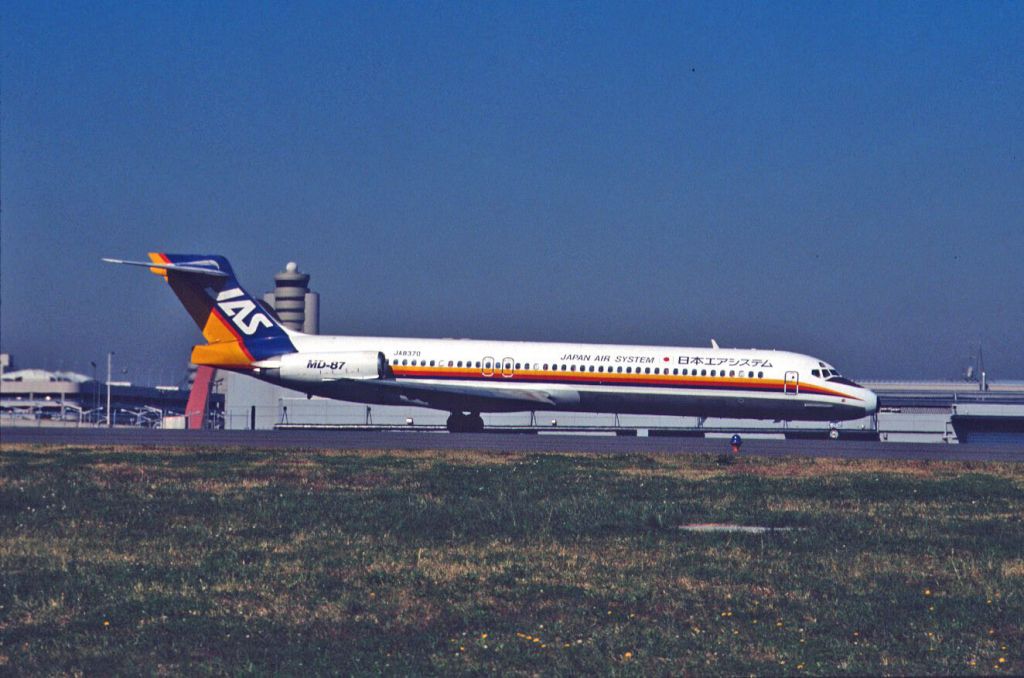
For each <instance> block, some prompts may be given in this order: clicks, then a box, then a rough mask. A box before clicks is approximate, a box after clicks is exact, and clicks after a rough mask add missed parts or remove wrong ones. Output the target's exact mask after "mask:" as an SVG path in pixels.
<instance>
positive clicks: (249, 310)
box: [217, 287, 274, 336]
mask: <svg viewBox="0 0 1024 678" xmlns="http://www.w3.org/2000/svg"><path fill="white" fill-rule="evenodd" d="M242 296H245V292H243V291H242V290H240V289H238V288H237V287H236V288H234V289H230V290H224V291H223V292H221V293H220V294H218V295H217V308H219V309H220V310H221V311H222V312H223V313H224V315H226V316H228V317H229V318H231V322H233V323H234V324H235V327H237V328H238V329H240V330H242V333H243V334H245V335H246V336H252V335H253V334H256V331H257V330H258V329H259V328H261V327H273V326H274V323H273V322H271V321H270V318H268V317H267V316H266V315H264V314H263V313H261V312H259V311H257V310H256V302H254V301H253V300H252V299H239V298H238V297H242Z"/></svg>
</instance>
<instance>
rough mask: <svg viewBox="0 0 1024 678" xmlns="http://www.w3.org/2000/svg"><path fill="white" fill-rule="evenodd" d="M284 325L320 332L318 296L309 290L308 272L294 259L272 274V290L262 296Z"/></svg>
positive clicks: (293, 328)
mask: <svg viewBox="0 0 1024 678" xmlns="http://www.w3.org/2000/svg"><path fill="white" fill-rule="evenodd" d="M263 301H265V302H266V303H267V304H268V305H269V306H270V307H271V308H273V309H274V310H275V311H276V312H277V315H278V316H279V317H280V318H281V322H282V323H283V324H284V326H285V327H287V328H288V329H292V330H298V331H300V332H305V333H306V334H319V332H320V295H319V294H317V293H316V292H311V291H310V290H309V274H308V273H302V272H301V271H299V267H298V265H297V264H296V263H295V262H294V261H289V262H288V264H287V265H286V266H285V267H284V270H283V271H281V272H280V273H278V274H277V275H275V276H274V291H273V292H267V293H266V294H264V295H263Z"/></svg>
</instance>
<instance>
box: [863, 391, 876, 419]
mask: <svg viewBox="0 0 1024 678" xmlns="http://www.w3.org/2000/svg"><path fill="white" fill-rule="evenodd" d="M864 393H865V395H864V414H865V415H866V416H871V415H872V414H874V413H875V412H878V396H877V395H875V392H874V391H869V390H868V389H864Z"/></svg>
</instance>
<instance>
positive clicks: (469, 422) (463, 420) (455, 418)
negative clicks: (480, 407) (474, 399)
mask: <svg viewBox="0 0 1024 678" xmlns="http://www.w3.org/2000/svg"><path fill="white" fill-rule="evenodd" d="M445 425H446V426H447V427H448V432H449V433H481V432H483V430H484V420H483V417H481V416H480V415H479V414H477V413H476V412H471V413H469V414H463V413H462V412H452V413H451V414H450V415H449V416H448V421H447V423H446V424H445Z"/></svg>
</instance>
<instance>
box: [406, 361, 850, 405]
mask: <svg viewBox="0 0 1024 678" xmlns="http://www.w3.org/2000/svg"><path fill="white" fill-rule="evenodd" d="M389 367H390V368H391V371H392V372H394V374H395V376H396V377H420V378H430V377H466V378H477V379H479V378H483V379H493V380H495V381H517V378H518V380H519V381H520V382H523V381H525V379H526V378H530V379H538V378H540V379H549V380H551V382H553V383H563V384H564V383H581V382H584V383H586V382H593V381H595V380H598V381H601V382H604V383H603V384H597V385H604V386H614V385H624V386H666V385H672V386H684V387H685V386H693V387H704V388H714V387H716V386H718V387H726V386H732V387H747V388H758V389H762V391H763V389H765V388H766V387H767V388H768V389H776V390H778V391H780V392H781V391H782V390H783V388H784V386H785V382H784V381H781V380H779V379H750V378H735V377H732V378H730V377H726V378H724V379H720V378H715V377H711V378H708V377H691V376H685V377H684V376H680V375H673V374H635V373H634V374H619V373H617V372H614V373H612V372H552V371H545V370H516V371H515V372H513V374H512V375H511V376H504V375H503V374H502V373H501V370H500V369H498V370H496V371H495V372H494V373H493V374H488V375H485V374H483V373H482V372H481V371H480V368H472V367H471V368H465V367H462V368H459V367H420V366H418V365H416V366H412V365H397V366H396V365H390V366H389ZM767 392H771V391H767ZM800 392H802V393H814V394H817V395H827V396H833V397H836V398H850V399H852V400H860V398H858V397H856V396H853V395H849V394H847V393H842V392H840V391H833V390H832V389H827V388H823V387H821V386H816V385H814V384H810V383H807V382H800Z"/></svg>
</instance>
